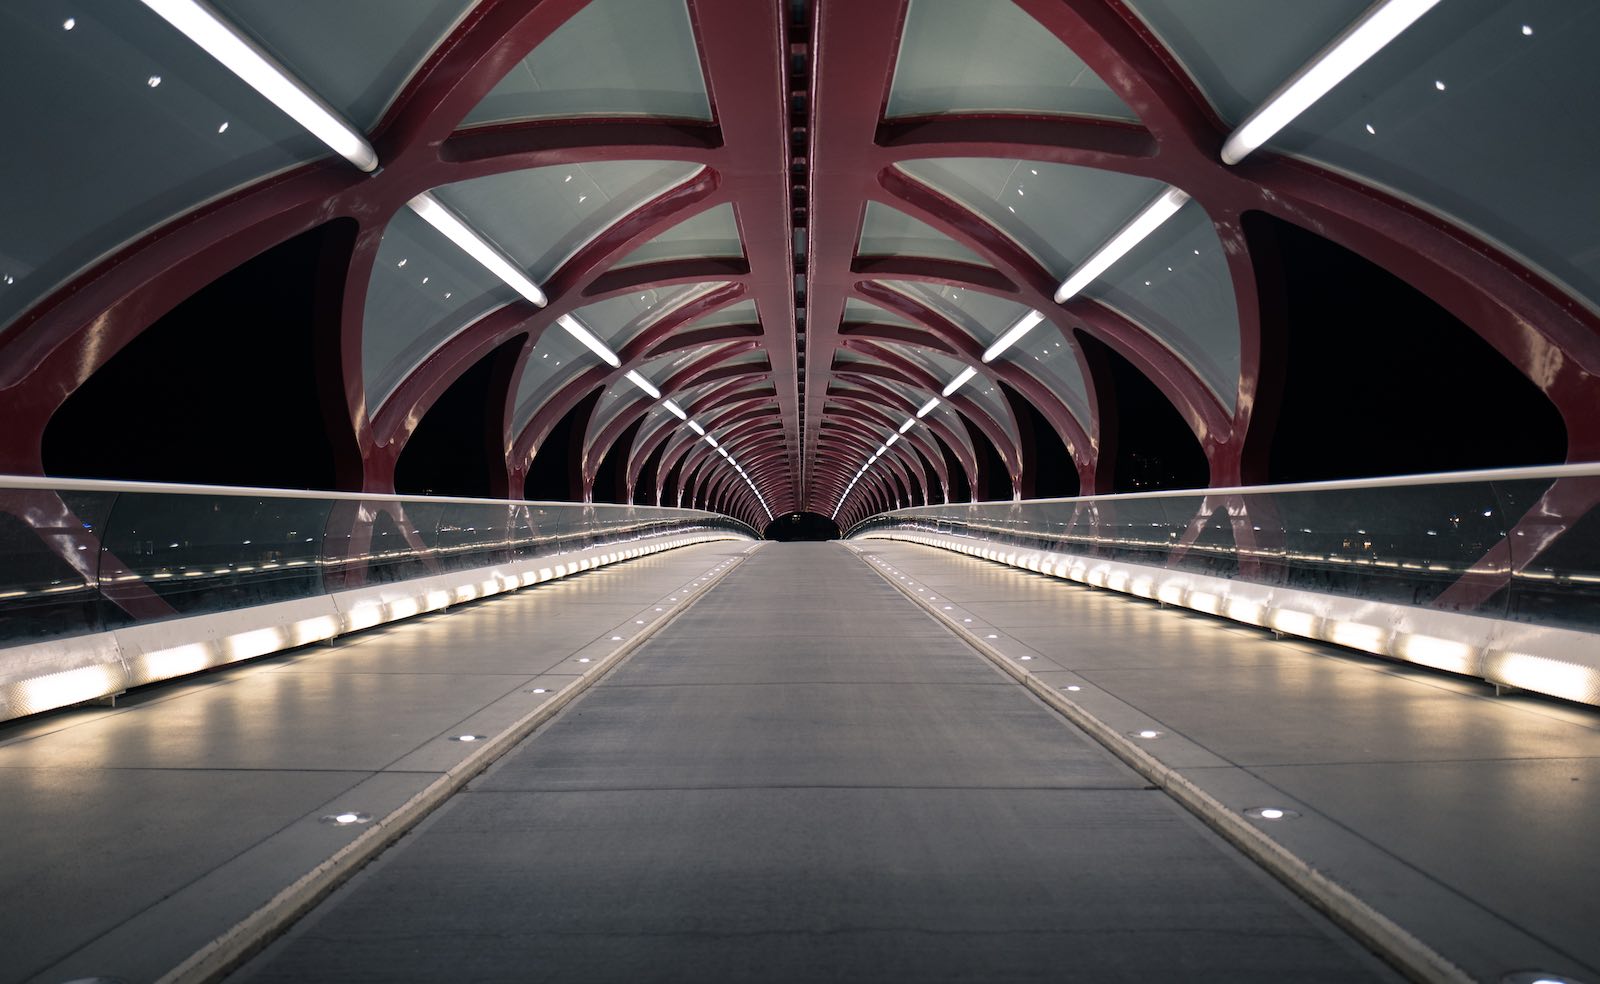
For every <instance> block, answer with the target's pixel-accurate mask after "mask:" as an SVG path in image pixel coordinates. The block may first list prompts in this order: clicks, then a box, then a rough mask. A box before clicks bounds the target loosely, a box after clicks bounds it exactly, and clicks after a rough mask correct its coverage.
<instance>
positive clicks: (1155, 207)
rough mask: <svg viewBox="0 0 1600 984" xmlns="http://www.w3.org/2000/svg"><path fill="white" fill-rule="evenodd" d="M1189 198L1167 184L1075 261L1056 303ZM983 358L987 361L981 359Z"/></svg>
mask: <svg viewBox="0 0 1600 984" xmlns="http://www.w3.org/2000/svg"><path fill="white" fill-rule="evenodd" d="M1188 200H1189V195H1188V193H1187V192H1184V191H1180V190H1179V189H1177V188H1173V187H1170V186H1169V187H1168V188H1167V190H1166V191H1164V192H1162V193H1161V196H1160V197H1158V198H1157V199H1156V200H1155V201H1153V202H1151V203H1150V204H1148V205H1146V206H1145V207H1144V208H1143V209H1141V210H1140V212H1139V214H1138V215H1135V216H1134V217H1133V219H1132V221H1130V222H1129V223H1128V224H1127V225H1125V226H1123V227H1122V228H1121V229H1120V230H1118V231H1117V234H1116V235H1115V236H1112V237H1111V238H1110V239H1109V240H1107V241H1106V244H1105V245H1104V246H1101V247H1100V248H1099V249H1097V250H1095V251H1094V254H1093V255H1092V256H1090V257H1089V258H1088V259H1087V260H1084V261H1083V262H1082V263H1080V264H1078V268H1077V269H1076V270H1074V271H1072V276H1070V277H1068V278H1067V279H1066V280H1064V281H1062V283H1061V286H1060V287H1057V288H1056V303H1057V304H1065V303H1066V302H1067V301H1068V300H1070V299H1071V298H1072V297H1073V296H1074V295H1076V294H1077V293H1078V292H1079V291H1080V290H1083V289H1084V288H1085V287H1087V286H1089V285H1090V284H1092V283H1094V281H1095V278H1097V277H1099V276H1100V275H1101V274H1102V273H1105V272H1106V270H1108V269H1110V267H1111V264H1113V263H1115V262H1117V261H1118V260H1120V259H1122V258H1123V257H1124V256H1127V255H1128V252H1129V251H1130V250H1132V249H1133V248H1134V247H1135V246H1137V245H1139V243H1140V241H1141V240H1143V239H1144V237H1146V236H1148V235H1150V234H1151V233H1152V232H1154V231H1156V228H1157V227H1158V226H1160V225H1161V223H1163V222H1165V221H1167V220H1168V219H1170V218H1172V216H1173V215H1174V214H1176V213H1177V211H1178V209H1180V208H1182V207H1183V205H1184V203H1185V202H1187V201H1188ZM1030 327H1031V326H1030ZM984 361H985V362H987V361H989V360H988V359H984Z"/></svg>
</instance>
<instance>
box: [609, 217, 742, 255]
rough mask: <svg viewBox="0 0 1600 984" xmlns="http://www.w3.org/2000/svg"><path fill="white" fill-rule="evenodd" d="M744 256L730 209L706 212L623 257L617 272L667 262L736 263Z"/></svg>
mask: <svg viewBox="0 0 1600 984" xmlns="http://www.w3.org/2000/svg"><path fill="white" fill-rule="evenodd" d="M742 256H744V247H743V245H741V244H740V242H739V225H738V223H737V222H735V221H734V218H733V205H731V204H726V203H725V204H722V205H718V206H716V207H715V208H708V209H706V210H705V211H704V212H701V213H700V214H699V215H696V216H694V217H693V218H690V219H685V220H684V221H682V222H679V223H678V224H677V225H675V226H673V227H672V228H670V229H668V230H667V231H666V232H663V233H661V234H660V235H658V236H656V237H654V238H653V239H651V240H650V241H648V242H646V243H645V244H644V245H642V246H640V247H639V248H638V249H636V250H634V251H633V252H631V253H629V254H628V255H627V256H625V257H623V258H622V259H621V260H619V261H618V262H617V264H616V266H617V267H618V268H621V267H630V266H638V265H639V264H641V263H661V262H665V261H667V260H694V259H712V258H717V259H724V258H726V259H737V258H739V257H742Z"/></svg>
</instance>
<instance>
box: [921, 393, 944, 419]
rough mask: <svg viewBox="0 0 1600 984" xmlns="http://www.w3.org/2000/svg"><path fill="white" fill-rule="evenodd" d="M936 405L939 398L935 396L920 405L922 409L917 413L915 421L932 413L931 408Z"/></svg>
mask: <svg viewBox="0 0 1600 984" xmlns="http://www.w3.org/2000/svg"><path fill="white" fill-rule="evenodd" d="M938 405H939V398H938V397H937V396H935V397H933V398H932V399H930V400H928V402H927V403H924V404H923V405H922V409H921V410H918V411H917V419H918V420H921V419H922V418H923V417H926V416H927V415H928V414H930V413H932V412H933V408H934V407H936V406H938Z"/></svg>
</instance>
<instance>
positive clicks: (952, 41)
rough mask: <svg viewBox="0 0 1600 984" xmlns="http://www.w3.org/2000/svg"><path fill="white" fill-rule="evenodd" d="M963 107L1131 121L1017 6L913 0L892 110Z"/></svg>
mask: <svg viewBox="0 0 1600 984" xmlns="http://www.w3.org/2000/svg"><path fill="white" fill-rule="evenodd" d="M959 112H999V113H1047V114H1051V115H1056V114H1070V115H1075V116H1099V117H1105V118H1108V119H1118V120H1132V119H1134V113H1133V110H1131V109H1129V108H1128V105H1127V103H1124V102H1123V101H1122V100H1121V99H1119V98H1118V97H1117V96H1116V94H1115V93H1113V92H1112V91H1111V89H1110V88H1109V87H1107V86H1106V84H1105V83H1104V82H1103V81H1101V79H1100V77H1099V76H1098V75H1096V74H1095V73H1094V72H1092V71H1090V69H1089V66H1087V65H1085V64H1084V63H1083V60H1082V59H1080V58H1079V57H1078V56H1077V55H1076V54H1075V53H1074V52H1073V51H1072V49H1070V48H1068V47H1067V46H1066V45H1064V44H1062V43H1061V41H1060V40H1059V39H1058V38H1056V37H1055V35H1053V34H1051V33H1050V32H1049V31H1047V30H1046V29H1045V28H1044V27H1043V26H1041V25H1040V24H1039V22H1038V21H1036V20H1034V19H1033V18H1032V17H1030V16H1029V15H1028V14H1027V13H1026V12H1025V11H1023V10H1022V8H1020V7H1018V6H1016V5H1015V4H1011V3H973V2H971V0H912V3H911V6H910V9H909V10H908V11H907V13H906V22H905V28H904V30H903V31H902V32H901V38H900V55H899V58H898V60H897V61H896V63H895V70H894V82H893V84H892V86H891V88H890V90H889V107H888V115H889V116H891V117H894V116H924V115H930V114H934V113H959Z"/></svg>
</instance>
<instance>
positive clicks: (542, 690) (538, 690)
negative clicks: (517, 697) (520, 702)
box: [523, 687, 550, 694]
mask: <svg viewBox="0 0 1600 984" xmlns="http://www.w3.org/2000/svg"><path fill="white" fill-rule="evenodd" d="M523 692H524V693H529V694H547V693H549V692H550V691H549V690H548V689H547V688H545V687H534V688H533V689H532V690H526V691H523Z"/></svg>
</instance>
